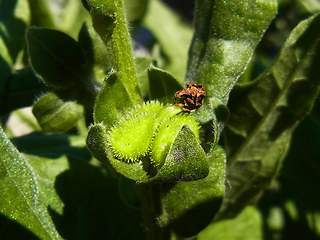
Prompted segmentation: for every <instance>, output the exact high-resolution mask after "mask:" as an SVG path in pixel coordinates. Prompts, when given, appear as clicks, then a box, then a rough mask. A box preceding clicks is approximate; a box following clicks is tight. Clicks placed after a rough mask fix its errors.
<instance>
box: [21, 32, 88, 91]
mask: <svg viewBox="0 0 320 240" xmlns="http://www.w3.org/2000/svg"><path fill="white" fill-rule="evenodd" d="M26 39H27V43H28V53H29V57H30V62H31V65H32V68H33V69H34V71H35V72H36V73H37V74H38V75H39V76H40V77H41V78H42V79H43V80H44V81H45V82H46V83H48V84H50V85H53V86H57V87H67V86H73V85H79V84H80V83H86V82H88V79H87V75H86V74H85V73H86V72H85V66H86V63H87V62H86V59H85V56H84V54H83V52H82V49H81V48H80V46H79V45H78V43H77V42H76V41H75V40H74V39H73V38H71V37H69V36H68V35H66V34H65V33H63V32H59V31H57V30H51V29H45V28H36V27H30V28H29V29H28V31H27V32H26Z"/></svg>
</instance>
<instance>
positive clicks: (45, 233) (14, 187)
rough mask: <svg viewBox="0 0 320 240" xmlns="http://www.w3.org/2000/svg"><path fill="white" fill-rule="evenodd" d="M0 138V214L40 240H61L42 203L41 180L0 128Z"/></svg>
mask: <svg viewBox="0 0 320 240" xmlns="http://www.w3.org/2000/svg"><path fill="white" fill-rule="evenodd" d="M0 138H1V144H0V153H1V162H0V188H1V189H0V212H1V214H3V215H4V216H6V217H7V218H9V219H12V220H15V221H17V222H19V223H20V224H21V225H23V226H24V227H25V228H27V229H29V230H30V231H31V232H33V233H34V234H35V235H36V236H37V237H39V238H40V239H61V237H60V236H59V234H58V233H57V231H56V229H55V227H54V224H53V222H52V220H51V217H50V215H49V213H48V211H47V204H46V202H44V201H43V197H44V194H43V193H44V192H43V191H46V190H45V189H43V188H42V186H41V183H40V182H41V179H40V178H39V176H38V175H37V173H36V172H35V170H34V168H33V167H32V166H31V165H30V163H29V162H28V160H27V158H26V157H25V156H24V155H22V154H20V153H19V152H18V151H17V149H16V148H15V147H14V146H13V145H12V143H11V142H10V141H9V140H8V139H7V138H6V136H5V135H4V133H3V131H2V129H1V128H0ZM51 190H52V188H51V189H50V190H48V191H49V192H50V191H51ZM47 193H48V192H47ZM48 197H49V195H48Z"/></svg>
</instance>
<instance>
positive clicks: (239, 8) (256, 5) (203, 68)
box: [185, 0, 277, 135]
mask: <svg viewBox="0 0 320 240" xmlns="http://www.w3.org/2000/svg"><path fill="white" fill-rule="evenodd" d="M276 12H277V1H276V0H246V1H238V0H229V1H224V0H217V1H212V0H205V1H204V0H198V1H196V10H195V33H194V36H193V40H192V44H191V48H190V51H189V62H188V70H187V77H186V80H185V81H186V82H195V83H202V84H203V85H204V88H205V89H206V91H207V100H206V101H205V104H204V106H203V108H204V110H205V111H203V112H204V113H205V114H208V113H210V114H211V115H213V112H212V109H214V106H211V101H209V99H211V98H216V99H217V100H215V101H213V102H214V103H215V102H217V101H221V103H222V104H225V105H226V103H227V101H228V96H229V93H230V91H231V89H232V87H233V86H234V84H235V83H236V81H237V80H238V78H239V77H240V75H241V74H242V73H243V72H244V70H245V68H246V66H247V64H248V62H249V61H250V58H251V56H252V54H253V50H254V49H255V47H256V46H257V44H258V43H259V41H260V39H261V37H262V35H263V33H264V31H265V30H266V28H267V27H268V25H269V24H270V22H271V20H272V19H273V18H274V16H275V14H276ZM204 117H205V116H203V115H202V114H198V117H197V118H198V119H199V120H201V119H202V118H204ZM212 118H214V117H213V116H212ZM216 118H217V120H218V123H216V124H215V125H216V126H217V127H218V128H217V129H215V132H216V134H217V135H219V134H220V133H221V131H222V129H223V127H224V123H225V122H223V120H225V118H223V119H219V118H218V117H216Z"/></svg>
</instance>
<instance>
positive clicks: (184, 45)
mask: <svg viewBox="0 0 320 240" xmlns="http://www.w3.org/2000/svg"><path fill="white" fill-rule="evenodd" d="M143 24H144V25H145V26H146V27H147V28H148V29H150V30H151V32H152V33H153V35H154V36H155V37H156V39H157V42H158V43H159V44H160V47H161V50H162V51H163V52H164V55H165V58H166V59H165V60H166V61H165V63H164V65H163V66H161V67H162V68H164V69H166V70H168V71H170V72H172V73H173V74H174V75H175V76H176V77H177V79H178V81H179V82H182V81H183V79H184V77H185V74H186V68H187V61H186V59H187V58H188V49H189V45H190V42H191V39H192V28H191V27H190V26H188V25H187V24H186V23H185V22H183V20H182V19H181V18H180V17H178V16H177V14H175V13H174V12H173V11H172V10H170V9H169V8H168V7H167V6H166V5H165V4H164V3H162V1H159V0H150V4H149V8H148V12H147V14H146V16H145V19H144V22H143Z"/></svg>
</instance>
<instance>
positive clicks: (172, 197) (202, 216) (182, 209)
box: [161, 147, 225, 237]
mask: <svg viewBox="0 0 320 240" xmlns="http://www.w3.org/2000/svg"><path fill="white" fill-rule="evenodd" d="M207 158H208V162H209V166H210V168H209V175H208V176H207V177H206V178H203V179H200V180H198V181H192V182H179V183H175V184H164V185H163V187H162V198H161V199H162V200H161V201H162V204H163V209H164V216H162V217H161V218H168V219H167V221H168V222H169V225H170V227H172V228H173V229H174V231H175V232H176V233H178V234H179V235H181V236H184V237H190V236H194V235H196V234H197V233H199V232H200V231H201V230H202V229H203V228H205V227H206V226H207V225H208V224H209V223H210V222H211V221H212V219H213V217H214V215H215V214H216V213H217V211H218V209H219V207H220V204H221V202H222V197H223V195H224V188H225V182H224V177H225V153H224V150H223V149H222V148H221V147H217V148H216V149H215V150H214V151H212V153H210V154H209V155H208V157H207Z"/></svg>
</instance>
